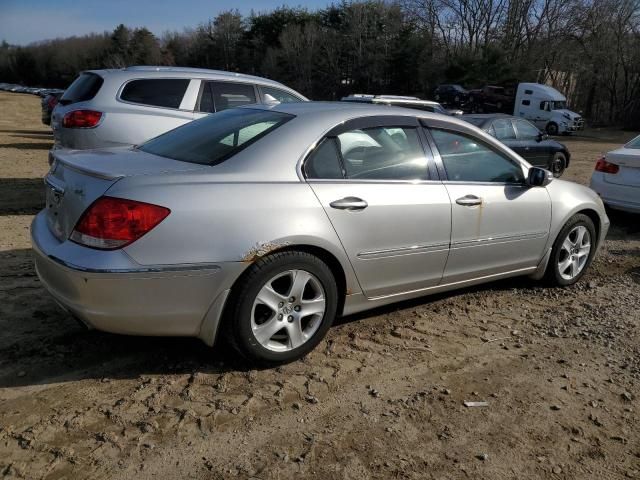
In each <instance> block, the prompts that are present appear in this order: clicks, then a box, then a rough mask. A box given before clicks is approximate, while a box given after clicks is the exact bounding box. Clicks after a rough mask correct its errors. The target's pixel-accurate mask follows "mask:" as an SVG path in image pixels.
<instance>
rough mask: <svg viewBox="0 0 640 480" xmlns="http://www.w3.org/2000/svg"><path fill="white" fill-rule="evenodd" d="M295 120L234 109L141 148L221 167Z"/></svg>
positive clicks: (190, 125)
mask: <svg viewBox="0 0 640 480" xmlns="http://www.w3.org/2000/svg"><path fill="white" fill-rule="evenodd" d="M292 118H294V116H293V115H289V114H286V113H280V112H273V111H268V110H256V109H251V108H234V109H230V110H225V111H223V112H218V113H214V114H211V115H208V116H206V117H204V118H202V119H200V120H196V121H194V122H191V123H187V124H186V125H183V126H182V127H178V128H176V129H175V130H171V131H170V132H167V133H165V134H163V135H160V136H159V137H156V138H154V139H152V140H149V141H148V142H147V143H145V144H143V145H141V146H140V147H139V148H140V150H142V151H143V152H148V153H153V154H154V155H160V156H161V157H167V158H173V159H174V160H180V161H182V162H191V163H200V164H202V165H217V164H219V163H222V162H224V161H225V160H226V159H228V158H230V157H232V156H233V155H235V154H236V153H238V152H240V151H241V150H243V149H245V148H246V147H248V146H249V145H251V144H252V143H254V142H256V141H258V140H259V139H260V138H262V137H264V136H265V135H267V134H268V133H270V132H272V131H273V130H275V129H276V128H278V127H279V126H280V125H282V124H284V123H286V122H288V121H289V120H291V119H292Z"/></svg>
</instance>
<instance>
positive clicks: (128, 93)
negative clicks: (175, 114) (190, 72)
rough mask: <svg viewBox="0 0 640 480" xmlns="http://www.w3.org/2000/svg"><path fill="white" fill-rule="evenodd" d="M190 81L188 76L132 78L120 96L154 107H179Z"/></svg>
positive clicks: (129, 100)
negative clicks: (183, 77)
mask: <svg viewBox="0 0 640 480" xmlns="http://www.w3.org/2000/svg"><path fill="white" fill-rule="evenodd" d="M189 81H190V80H189V79H188V78H185V79H182V78H158V79H148V80H132V81H130V82H128V83H127V84H126V85H125V86H124V88H123V89H122V93H121V94H120V98H121V99H122V100H124V101H126V102H132V103H141V104H143V105H152V106H154V107H167V108H178V107H180V104H181V103H182V97H184V92H186V91H187V87H188V86H189Z"/></svg>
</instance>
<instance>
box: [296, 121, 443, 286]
mask: <svg viewBox="0 0 640 480" xmlns="http://www.w3.org/2000/svg"><path fill="white" fill-rule="evenodd" d="M425 142H426V139H425V137H424V133H423V132H422V131H421V129H420V127H419V124H418V122H417V120H416V119H415V118H413V117H387V116H382V117H367V118H362V119H355V120H350V121H348V122H345V123H344V124H341V125H340V126H338V127H336V128H335V129H334V130H333V131H331V132H329V134H328V135H327V136H326V137H325V138H324V139H323V140H322V141H321V142H319V144H318V145H317V147H316V148H315V149H314V150H313V151H312V152H311V154H310V155H309V156H308V157H307V159H306V161H305V163H304V167H303V171H304V175H305V177H306V179H307V182H308V183H309V185H310V186H311V188H312V189H313V191H314V192H315V194H316V196H317V197H318V199H319V200H320V203H321V204H322V206H323V208H324V210H325V212H326V213H327V215H328V217H329V219H330V220H331V223H332V224H333V227H334V228H335V230H336V232H337V234H338V237H339V238H340V241H341V242H342V245H343V246H344V249H345V251H346V253H347V255H348V256H349V259H350V261H351V263H352V265H353V267H354V270H355V272H356V275H357V277H358V281H359V282H360V286H361V287H362V289H363V291H364V294H365V295H366V296H367V297H368V298H374V297H381V296H386V295H393V294H397V293H402V292H408V291H414V290H420V289H423V288H427V287H431V286H434V285H437V284H438V283H439V282H440V280H441V278H442V273H443V270H444V266H445V263H446V260H447V255H448V251H449V239H450V233H451V204H450V201H449V196H448V194H447V190H446V188H445V187H444V185H443V184H442V182H441V181H440V180H439V179H438V177H437V170H436V168H435V165H434V163H433V160H432V157H431V155H430V154H426V153H425V149H424V148H423V145H424V144H425Z"/></svg>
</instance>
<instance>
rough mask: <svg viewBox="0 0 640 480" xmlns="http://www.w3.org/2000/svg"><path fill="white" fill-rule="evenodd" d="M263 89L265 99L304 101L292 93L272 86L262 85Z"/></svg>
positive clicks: (288, 101)
mask: <svg viewBox="0 0 640 480" xmlns="http://www.w3.org/2000/svg"><path fill="white" fill-rule="evenodd" d="M260 88H261V89H262V95H264V101H265V102H266V103H269V102H279V103H293V102H302V101H303V100H302V99H301V98H299V97H296V96H295V95H292V94H290V93H288V92H285V91H284V90H280V89H278V88H272V87H260Z"/></svg>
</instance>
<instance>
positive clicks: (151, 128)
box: [51, 66, 308, 149]
mask: <svg viewBox="0 0 640 480" xmlns="http://www.w3.org/2000/svg"><path fill="white" fill-rule="evenodd" d="M303 101H308V99H307V98H305V97H304V96H303V95H301V94H300V93H298V92H296V91H295V90H292V89H291V88H289V87H287V86H285V85H282V84H281V83H278V82H275V81H273V80H269V79H266V78H262V77H255V76H252V75H244V74H241V73H233V72H224V71H217V70H205V69H196V68H184V67H146V66H136V67H128V68H123V69H112V70H88V71H85V72H82V73H81V74H80V76H79V77H78V78H77V79H76V80H75V81H74V82H73V83H72V84H71V86H69V88H68V89H67V90H66V91H65V93H64V95H63V96H62V97H61V98H60V101H59V103H58V105H57V106H56V108H55V109H54V111H53V115H52V119H51V127H52V129H53V135H54V138H55V147H54V148H72V149H93V148H103V147H118V146H131V145H139V144H141V143H144V142H145V141H147V140H149V139H151V138H153V137H157V136H158V135H160V134H162V133H165V132H168V131H169V130H172V129H174V128H176V127H179V126H180V125H183V124H185V123H187V122H190V121H192V120H196V119H198V118H201V117H203V116H205V115H207V114H209V113H212V112H220V111H222V110H226V109H228V108H233V107H238V106H241V105H247V104H252V103H290V102H303Z"/></svg>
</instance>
